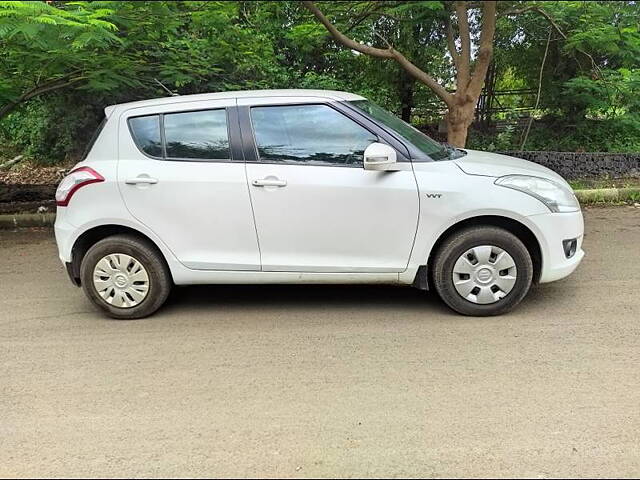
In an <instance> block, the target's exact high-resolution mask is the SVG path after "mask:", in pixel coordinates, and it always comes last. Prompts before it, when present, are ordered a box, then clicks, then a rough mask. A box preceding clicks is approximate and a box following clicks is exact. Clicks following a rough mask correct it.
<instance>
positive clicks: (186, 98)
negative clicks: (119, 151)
mask: <svg viewBox="0 0 640 480" xmlns="http://www.w3.org/2000/svg"><path fill="white" fill-rule="evenodd" d="M251 97H257V98H264V97H320V98H324V99H328V100H337V101H346V100H364V97H361V96H360V95H356V94H355V93H349V92H340V91H337V90H308V89H295V88H294V89H281V90H237V91H231V92H215V93H199V94H195V95H175V96H172V97H160V98H151V99H148V100H139V101H137V102H128V103H119V104H116V105H109V106H108V107H106V108H105V109H104V111H105V114H106V115H107V116H109V115H110V114H111V112H112V111H113V110H115V109H116V108H118V109H119V110H126V109H129V108H138V107H153V106H157V105H169V104H174V103H182V102H197V101H206V100H216V99H220V98H251Z"/></svg>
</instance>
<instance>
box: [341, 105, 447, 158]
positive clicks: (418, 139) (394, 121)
mask: <svg viewBox="0 0 640 480" xmlns="http://www.w3.org/2000/svg"><path fill="white" fill-rule="evenodd" d="M349 104H351V105H353V106H354V107H357V108H359V109H360V110H363V111H364V112H366V113H368V114H369V116H371V117H372V118H374V119H375V120H377V121H379V122H381V123H383V124H384V125H386V126H387V127H389V128H390V129H392V130H393V131H394V132H396V133H397V134H398V135H401V136H402V137H404V138H405V139H406V140H408V141H409V142H411V143H412V144H413V145H414V146H415V147H416V148H417V149H419V150H420V151H422V152H423V153H426V154H427V155H429V157H431V158H432V159H433V160H443V159H449V158H450V153H451V150H452V149H451V148H450V147H449V146H447V145H443V144H441V143H438V142H436V141H435V140H433V139H431V138H429V137H428V136H426V135H425V134H424V133H422V132H421V131H420V130H418V129H417V128H415V127H412V126H411V125H409V124H408V123H407V122H405V121H404V120H401V119H399V118H398V117H396V116H395V115H394V114H393V113H391V112H388V111H387V110H385V109H384V108H382V107H380V106H379V105H376V104H375V103H373V102H370V101H369V100H353V101H350V102H349Z"/></svg>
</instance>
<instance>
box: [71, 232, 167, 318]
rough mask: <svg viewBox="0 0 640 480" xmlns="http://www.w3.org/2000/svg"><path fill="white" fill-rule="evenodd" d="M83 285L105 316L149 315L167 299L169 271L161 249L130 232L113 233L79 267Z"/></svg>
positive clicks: (87, 254)
mask: <svg viewBox="0 0 640 480" xmlns="http://www.w3.org/2000/svg"><path fill="white" fill-rule="evenodd" d="M80 277H81V280H82V288H83V290H84V292H85V294H86V295H87V297H89V299H90V300H91V301H92V302H93V304H94V305H96V306H97V307H98V308H100V309H101V310H103V311H104V312H105V313H106V314H107V315H109V316H110V317H113V318H117V319H134V318H142V317H146V316H148V315H151V314H152V313H153V312H155V311H156V310H157V309H158V308H160V307H161V306H162V304H163V303H164V302H165V300H166V299H167V296H168V295H169V292H170V290H171V285H172V281H171V274H170V272H169V269H168V268H167V265H166V264H165V262H164V259H163V258H162V255H161V254H160V252H158V251H157V249H156V248H154V247H153V246H152V245H150V244H149V243H147V242H146V241H144V240H142V239H140V238H138V237H136V236H133V235H114V236H112V237H107V238H105V239H103V240H100V241H99V242H97V243H96V244H95V245H93V246H92V247H91V248H90V249H89V250H88V251H87V253H86V255H85V256H84V258H83V259H82V264H81V266H80Z"/></svg>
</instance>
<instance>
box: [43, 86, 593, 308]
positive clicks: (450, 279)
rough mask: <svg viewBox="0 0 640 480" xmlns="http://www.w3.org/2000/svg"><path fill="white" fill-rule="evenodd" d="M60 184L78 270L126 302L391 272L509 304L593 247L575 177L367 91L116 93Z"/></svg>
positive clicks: (470, 299) (59, 226) (95, 297)
mask: <svg viewBox="0 0 640 480" xmlns="http://www.w3.org/2000/svg"><path fill="white" fill-rule="evenodd" d="M105 114H106V117H105V120H104V122H103V124H102V126H101V128H100V129H99V130H98V132H97V134H96V135H95V136H94V140H93V142H92V143H91V145H90V147H89V149H88V154H87V155H86V157H85V159H84V160H83V161H81V162H80V163H79V164H78V165H76V167H75V168H74V169H73V170H72V171H71V172H70V173H69V175H68V176H67V177H66V178H65V179H64V180H62V182H61V183H60V186H59V187H58V191H57V193H56V201H57V204H58V209H57V218H56V224H55V233H56V239H57V243H58V248H59V252H60V259H61V260H62V262H63V263H64V264H65V265H66V268H67V271H68V273H69V276H70V277H71V280H72V281H73V282H74V283H75V284H76V285H82V287H83V289H84V291H85V293H86V294H87V296H88V297H89V298H90V299H91V301H92V302H93V303H94V304H95V305H97V306H98V307H100V308H101V309H102V310H104V311H105V312H106V313H107V314H108V315H110V316H112V317H114V318H139V317H143V316H146V315H149V314H151V313H153V312H154V311H156V310H157V309H158V308H159V307H160V306H161V305H162V304H163V302H164V301H165V300H166V298H167V295H168V294H169V291H170V289H171V287H172V285H173V284H176V285H187V284H241V283H245V284H246V283H340V284H347V283H387V284H400V285H412V286H414V287H417V288H419V289H425V290H426V289H433V290H435V291H436V292H438V294H439V295H440V297H441V298H442V300H443V301H444V302H445V303H446V304H447V305H449V306H450V307H451V308H453V309H454V310H455V311H457V312H459V313H462V314H466V315H479V316H483V315H497V314H500V313H504V312H507V311H508V310H510V309H512V308H513V307H514V306H515V305H517V304H518V303H519V302H520V301H521V300H522V299H523V297H524V296H525V295H526V294H527V292H528V290H529V287H530V286H531V283H532V282H540V283H544V282H551V281H553V280H558V279H560V278H563V277H565V276H567V275H569V274H570V273H571V272H573V270H574V269H575V268H576V267H577V266H578V264H579V263H580V260H582V257H583V256H584V253H583V251H582V249H581V245H582V237H583V219H582V214H581V212H580V206H579V204H578V202H577V200H576V197H575V196H574V194H573V192H572V190H571V187H570V186H569V185H568V184H567V182H566V181H564V180H563V179H562V178H561V177H560V176H559V175H557V174H555V173H554V172H552V171H551V170H549V169H547V168H545V167H542V166H540V165H537V164H534V163H531V162H527V161H524V160H520V159H516V158H511V157H507V156H503V155H497V154H492V153H485V152H479V151H473V150H466V149H465V150H461V149H454V148H452V147H449V146H447V145H443V144H440V143H438V142H435V141H433V140H431V139H430V138H429V137H427V136H426V135H424V134H422V133H421V132H419V131H418V130H416V129H415V128H413V127H411V126H410V125H408V124H407V123H405V122H403V121H402V120H400V119H398V118H397V117H395V116H394V115H392V114H390V113H389V112H387V111H386V110H384V109H382V108H380V107H379V106H377V105H375V104H373V103H372V102H370V101H368V100H366V99H365V98H362V97H360V96H358V95H354V94H350V93H344V92H333V91H316V90H269V91H246V92H225V93H213V94H203V95H189V96H176V97H168V98H159V99H153V100H146V101H141V102H133V103H127V104H122V105H113V106H109V107H107V108H106V109H105Z"/></svg>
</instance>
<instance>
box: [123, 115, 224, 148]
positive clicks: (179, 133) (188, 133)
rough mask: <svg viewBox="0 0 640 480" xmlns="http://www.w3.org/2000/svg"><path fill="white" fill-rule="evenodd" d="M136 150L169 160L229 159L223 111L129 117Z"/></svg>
mask: <svg viewBox="0 0 640 480" xmlns="http://www.w3.org/2000/svg"><path fill="white" fill-rule="evenodd" d="M129 128H130V130H131V134H132V136H133V140H134V141H135V143H136V145H137V146H138V148H139V149H140V150H141V151H142V152H144V153H146V154H147V155H150V156H152V157H159V158H166V159H171V160H228V159H230V158H231V156H230V153H229V132H228V129H227V112H226V109H224V108H222V109H216V110H199V111H194V112H179V113H167V114H157V115H145V116H141V117H132V118H129Z"/></svg>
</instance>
